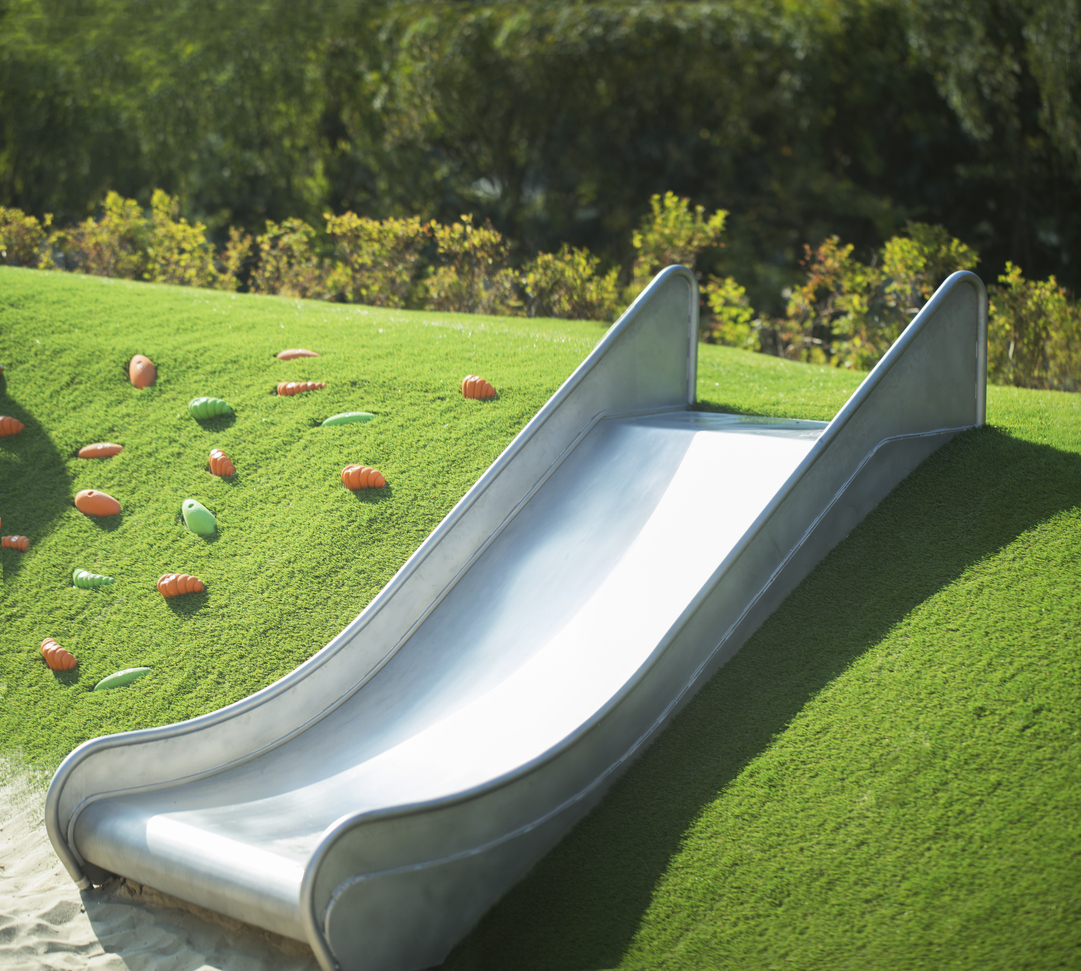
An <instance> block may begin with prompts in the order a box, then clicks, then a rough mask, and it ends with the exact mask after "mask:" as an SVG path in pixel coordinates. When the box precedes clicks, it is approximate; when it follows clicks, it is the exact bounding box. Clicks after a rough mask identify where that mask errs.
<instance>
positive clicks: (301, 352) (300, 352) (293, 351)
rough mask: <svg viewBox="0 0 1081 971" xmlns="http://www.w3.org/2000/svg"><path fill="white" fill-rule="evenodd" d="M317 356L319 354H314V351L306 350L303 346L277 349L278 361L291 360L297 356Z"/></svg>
mask: <svg viewBox="0 0 1081 971" xmlns="http://www.w3.org/2000/svg"><path fill="white" fill-rule="evenodd" d="M318 356H319V355H318V354H316V353H315V351H308V350H305V349H304V348H303V347H290V348H289V349H288V350H285V351H278V355H277V357H278V360H279V361H292V360H293V359H294V358H298V357H318Z"/></svg>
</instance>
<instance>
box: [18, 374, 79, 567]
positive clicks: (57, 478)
mask: <svg viewBox="0 0 1081 971" xmlns="http://www.w3.org/2000/svg"><path fill="white" fill-rule="evenodd" d="M0 414H3V415H10V416H11V417H12V418H17V419H18V420H19V421H21V422H22V423H23V425H25V426H26V427H25V428H24V429H23V430H22V431H21V432H19V434H18V435H5V436H4V437H3V438H0V516H2V517H3V519H2V522H0V528H2V529H3V532H4V535H5V536H6V535H19V536H26V537H29V539H30V550H29V551H28V552H27V553H21V552H19V551H18V550H4V551H3V555H2V560H0V562H2V564H3V578H4V579H5V580H12V579H14V578H15V576H16V575H17V574H18V572H19V571H20V570H21V569H22V565H23V563H24V561H25V558H26V557H29V556H30V555H32V554H33V550H34V546H35V544H37V543H40V542H41V541H42V540H43V539H45V538H46V537H47V536H48V535H49V534H50V533H51V532H52V531H53V527H54V523H56V521H57V520H58V519H59V518H60V517H61V516H62V515H63V514H64V513H65V512H67V511H68V509H70V508H71V501H72V497H73V496H74V495H75V493H74V491H73V489H72V486H71V477H70V476H69V475H68V471H67V468H66V466H65V465H64V458H63V456H61V454H60V452H59V451H58V450H57V448H56V446H55V445H54V444H53V441H52V439H51V438H49V436H48V435H47V434H46V432H45V429H44V428H43V427H42V425H41V423H40V422H38V421H37V419H35V418H34V416H33V415H32V414H30V413H29V412H28V411H27V410H26V409H25V408H23V407H22V406H21V405H20V404H19V403H18V402H17V401H15V400H14V399H12V398H9V397H8V396H7V395H6V394H4V393H3V392H2V391H0Z"/></svg>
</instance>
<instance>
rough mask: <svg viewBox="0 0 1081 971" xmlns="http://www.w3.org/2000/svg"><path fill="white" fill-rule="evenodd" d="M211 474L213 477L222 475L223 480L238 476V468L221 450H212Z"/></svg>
mask: <svg viewBox="0 0 1081 971" xmlns="http://www.w3.org/2000/svg"><path fill="white" fill-rule="evenodd" d="M210 472H211V474H212V475H220V476H221V477H222V478H223V479H225V478H228V477H229V476H231V475H235V474H236V466H235V465H233V460H232V459H231V458H229V456H228V455H226V454H225V453H224V452H223V451H222V450H221V449H220V448H212V449H211V450H210Z"/></svg>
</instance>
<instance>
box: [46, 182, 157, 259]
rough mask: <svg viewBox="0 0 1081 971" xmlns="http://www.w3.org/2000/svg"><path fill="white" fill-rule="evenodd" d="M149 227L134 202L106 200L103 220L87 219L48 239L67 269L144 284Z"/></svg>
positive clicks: (114, 196)
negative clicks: (140, 281) (59, 253)
mask: <svg viewBox="0 0 1081 971" xmlns="http://www.w3.org/2000/svg"><path fill="white" fill-rule="evenodd" d="M150 232H151V228H150V223H149V221H148V220H147V218H146V216H144V215H143V211H142V210H141V209H140V208H139V204H138V203H137V202H136V201H135V200H134V199H125V198H123V197H122V196H121V195H120V194H119V193H117V192H110V193H108V194H107V195H106V196H105V204H104V206H103V211H102V215H101V218H100V219H93V218H91V219H87V220H85V221H83V222H81V223H78V224H77V225H76V226H74V227H73V228H71V229H67V230H61V231H59V232H56V233H53V234H52V235H51V236H50V237H49V242H50V243H51V244H52V245H54V246H56V247H57V248H58V249H59V250H60V252H61V253H62V254H63V257H64V266H65V268H66V269H70V270H79V271H81V272H83V273H90V274H92V275H94V276H111V277H120V278H121V279H125V280H141V279H143V278H144V275H145V273H146V269H147V250H148V246H149V237H150Z"/></svg>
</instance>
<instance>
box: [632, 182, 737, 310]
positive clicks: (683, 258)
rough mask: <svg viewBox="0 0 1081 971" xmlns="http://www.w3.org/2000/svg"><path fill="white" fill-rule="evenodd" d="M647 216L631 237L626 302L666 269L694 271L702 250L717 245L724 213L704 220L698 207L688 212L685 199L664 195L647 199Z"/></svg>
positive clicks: (717, 213) (704, 217) (668, 194)
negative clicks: (631, 262) (677, 267)
mask: <svg viewBox="0 0 1081 971" xmlns="http://www.w3.org/2000/svg"><path fill="white" fill-rule="evenodd" d="M649 208H650V211H649V213H648V214H647V215H646V216H645V217H644V218H643V219H642V221H641V223H640V224H639V226H638V229H636V230H635V231H634V233H633V235H632V236H631V243H632V244H633V246H634V248H635V251H636V254H637V255H636V256H635V258H634V268H633V270H632V272H631V286H630V290H629V291H628V293H627V302H628V303H629V302H630V301H631V300H633V299H634V298H635V297H636V296H638V294H639V293H641V292H642V290H644V289H645V287H646V285H647V284H648V283H649V281H650V280H652V279H653V277H654V276H656V275H657V274H658V273H659V272H660V271H661V270H663V269H664V268H665V267H667V266H672V265H674V264H680V265H682V266H685V267H687V269H689V270H694V269H695V268H696V266H697V263H698V257H699V256H700V255H701V253H702V251H703V250H706V249H709V248H711V247H714V246H719V245H721V242H720V238H721V233H723V232H724V222H725V220H726V219H727V218H728V213H727V212H726V211H725V210H724V209H718V210H717V211H716V212H715V213H714V214H713V215H712V216H709V217H708V218H707V217H706V211H705V209H704V208H703V207H702V206H695V207H694V209H693V210H692V209H691V203H690V200H689V199H684V198H681V197H679V196H677V195H676V194H675V193H673V192H666V193H665V194H664V195H663V196H660V195H654V196H653V197H651V198H650V200H649Z"/></svg>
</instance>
